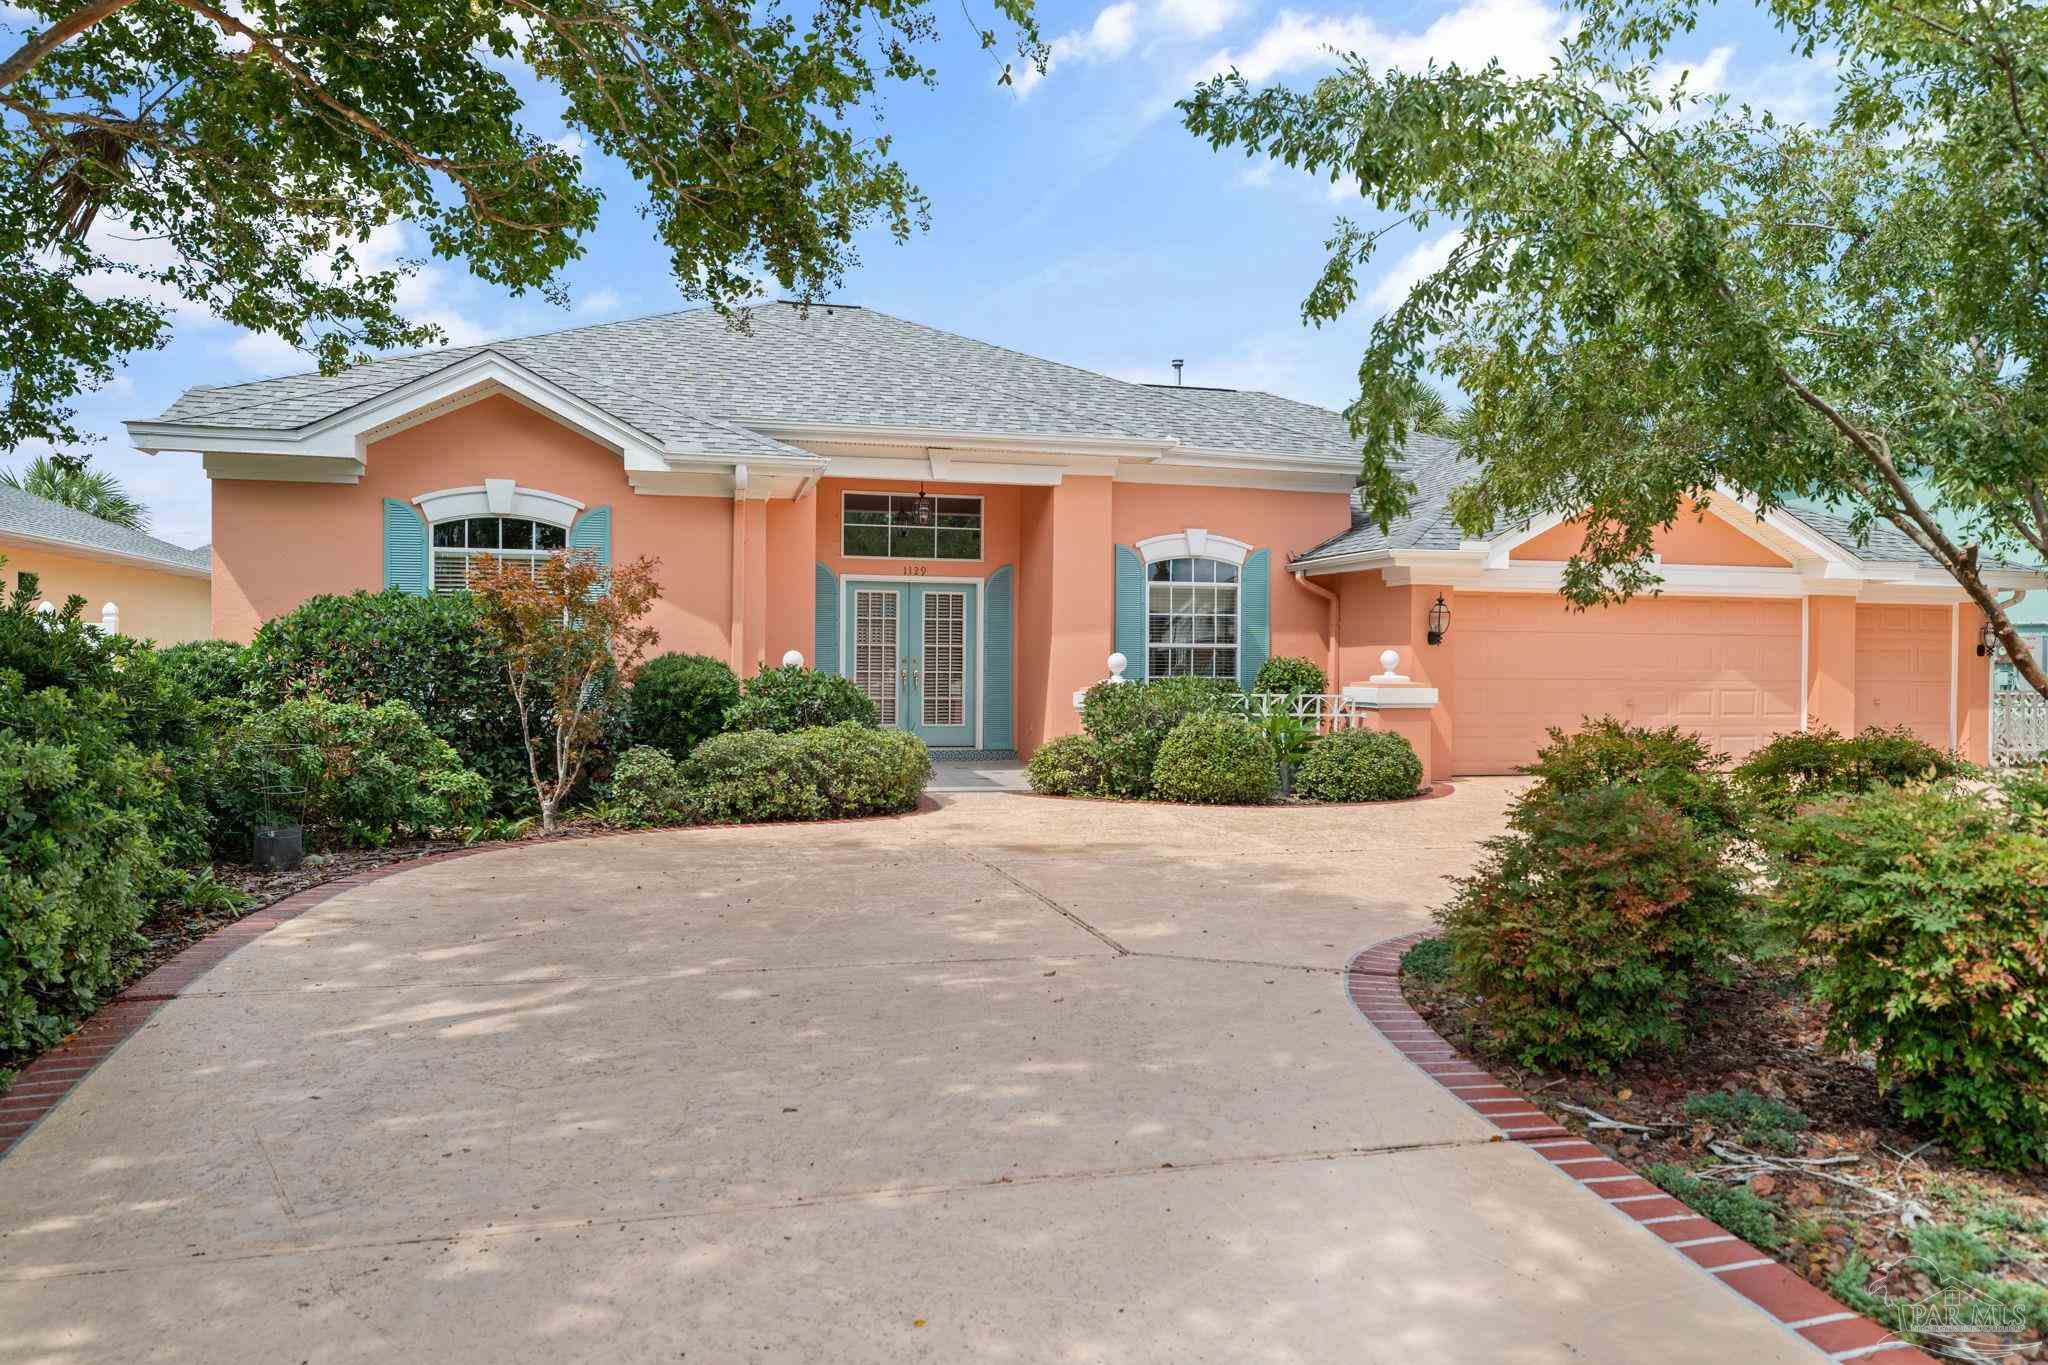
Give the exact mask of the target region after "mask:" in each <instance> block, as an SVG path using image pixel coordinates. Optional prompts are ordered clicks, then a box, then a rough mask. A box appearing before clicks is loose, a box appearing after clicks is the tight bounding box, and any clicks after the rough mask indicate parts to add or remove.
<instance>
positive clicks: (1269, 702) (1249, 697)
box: [1232, 692, 1365, 734]
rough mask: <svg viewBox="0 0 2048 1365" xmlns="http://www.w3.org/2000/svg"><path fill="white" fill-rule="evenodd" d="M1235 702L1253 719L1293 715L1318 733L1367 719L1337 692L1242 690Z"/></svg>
mask: <svg viewBox="0 0 2048 1365" xmlns="http://www.w3.org/2000/svg"><path fill="white" fill-rule="evenodd" d="M1232 702H1233V704H1234V705H1236V707H1237V709H1238V710H1240V711H1242V712H1244V714H1245V715H1247V716H1249V717H1250V718H1251V719H1253V720H1264V719H1266V718H1267V717H1268V716H1293V717H1294V718H1295V719H1296V720H1298V721H1300V722H1301V723H1302V724H1304V725H1306V726H1308V728H1309V729H1311V730H1314V731H1315V732H1316V733H1317V734H1328V733H1329V732H1330V731H1332V730H1350V729H1355V728H1357V727H1358V726H1360V725H1362V724H1364V723H1365V713H1364V712H1363V711H1362V710H1360V709H1359V708H1358V707H1357V706H1356V705H1354V704H1353V703H1351V702H1348V701H1346V700H1344V698H1343V696H1342V695H1340V694H1338V693H1334V692H1322V693H1316V692H1239V693H1237V694H1236V696H1235V697H1233V698H1232Z"/></svg>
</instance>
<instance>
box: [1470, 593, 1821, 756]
mask: <svg viewBox="0 0 2048 1365" xmlns="http://www.w3.org/2000/svg"><path fill="white" fill-rule="evenodd" d="M1800 633H1801V627H1800V604H1799V603H1798V602H1797V601H1793V600H1764V599H1754V598H1682V597H1658V598H1639V599H1637V600H1635V601H1632V602H1628V603H1625V604H1623V605H1621V606H1618V607H1608V608H1601V609H1595V610H1592V611H1585V612H1573V611H1569V610H1567V609H1566V608H1565V606H1564V603H1563V602H1562V601H1561V600H1560V599H1559V598H1558V597H1557V596H1556V595H1555V594H1551V593H1540V594H1539V593H1472V592H1463V593H1459V594H1458V606H1457V616H1456V623H1455V625H1454V627H1453V632H1452V634H1453V638H1454V640H1455V646H1456V649H1457V682H1456V685H1455V686H1454V687H1452V688H1450V689H1449V693H1448V698H1447V700H1448V701H1449V703H1450V713H1451V749H1452V771H1453V772H1454V773H1458V774H1477V773H1510V772H1514V771H1515V770H1516V769H1517V768H1519V767H1520V766H1521V765H1523V764H1525V763H1528V762H1529V761H1530V760H1531V759H1533V758H1534V757H1535V756H1536V750H1537V748H1538V747H1539V746H1540V745H1541V744H1542V743H1543V741H1544V731H1545V729H1546V727H1549V726H1557V727H1559V728H1561V729H1565V730H1571V729H1575V728H1576V727H1577V726H1578V725H1579V723H1580V721H1581V720H1582V719H1583V718H1585V717H1587V716H1600V715H1612V716H1616V717H1619V718H1620V719H1622V720H1625V721H1627V722H1629V723H1630V724H1633V725H1645V726H1663V725H1678V726H1682V727H1683V728H1685V729H1687V730H1692V731H1696V732H1697V733H1699V734H1701V735H1704V736H1705V737H1706V738H1707V739H1709V740H1711V741H1712V742H1713V744H1714V745H1715V747H1717V748H1719V749H1720V750H1722V751H1723V752H1725V753H1728V754H1731V755H1735V756H1738V757H1739V756H1741V755H1744V754H1747V753H1749V752H1750V751H1752V750H1754V749H1756V748H1758V747H1760V746H1761V745H1763V744H1764V743H1766V742H1768V741H1769V740H1770V739H1771V738H1772V737H1773V736H1774V735H1779V734H1783V733H1785V732H1786V731H1789V730H1797V729H1798V728H1799V720H1800V714H1801V706H1800V683H1799V674H1800V648H1799V646H1800Z"/></svg>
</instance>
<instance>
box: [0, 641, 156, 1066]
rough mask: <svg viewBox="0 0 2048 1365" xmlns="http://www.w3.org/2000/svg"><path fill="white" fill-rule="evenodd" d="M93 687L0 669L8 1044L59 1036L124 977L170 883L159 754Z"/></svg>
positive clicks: (2, 1020) (2, 1029) (1, 959)
mask: <svg viewBox="0 0 2048 1365" xmlns="http://www.w3.org/2000/svg"><path fill="white" fill-rule="evenodd" d="M125 720H126V711H125V708H124V706H123V704H122V703H121V701H120V700H119V699H118V698H117V697H116V696H115V695H114V694H113V693H111V692H107V691H102V690H100V689H98V688H80V689H77V690H75V691H67V690H66V689H63V688H60V687H50V686H46V687H42V688H39V689H35V690H30V689H28V688H27V687H25V686H24V685H23V682H22V675H21V673H20V672H18V671H16V670H14V669H11V668H0V905H4V906H5V907H6V912H5V913H4V914H0V1050H4V1051H23V1050H27V1049H31V1048H38V1047H43V1046H46V1045H48V1044H50V1043H54V1042H56V1041H57V1040H58V1039H59V1038H61V1037H63V1036H64V1034H65V1032H66V1031H68V1030H69V1028H70V1027H71V1025H72V1023H73V1022H74V1021H75V1020H76V1019H77V1018H78V1017H79V1016H80V1015H82V1014H84V1013H85V1012H87V1011H88V1010H90V1009H91V1008H92V1007H93V1006H94V1005H95V1004H96V1003H97V1002H98V1000H99V998H100V997H101V996H102V995H103V994H105V993H106V992H107V991H108V990H109V989H111V988H112V987H113V986H115V985H116V984H118V970H119V964H120V961H121V959H122V957H123V956H124V955H125V954H126V953H127V952H128V951H130V950H131V949H133V948H136V947H139V946H141V939H140V937H139V936H138V935H137V933H136V928H137V927H138V926H139V925H140V924H141V923H142V920H143V916H144V915H145V913H146V912H147V910H148V907H149V903H150V901H151V899H152V898H153V896H154V895H155V894H156V892H157V889H158V888H159V887H160V886H162V885H163V884H164V882H165V880H166V877H165V868H164V863H163V853H162V848H163V845H162V841H161V840H160V839H159V838H158V837H157V835H156V834H155V832H154V830H153V829H152V822H153V820H154V819H155V818H156V817H157V814H158V811H159V809H160V807H161V805H162V803H163V801H164V799H165V793H164V786H163V784H162V782H161V781H160V780H159V779H158V777H157V775H156V771H155V769H156V767H157V766H158V764H157V762H156V760H154V759H153V758H152V756H150V755H147V754H145V753H143V752H142V751H141V750H139V749H138V748H136V746H135V745H134V744H132V743H130V742H129V741H128V740H127V738H126V737H125V735H124V734H123V726H124V722H125Z"/></svg>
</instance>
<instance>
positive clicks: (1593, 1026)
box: [1437, 786, 1749, 1071]
mask: <svg viewBox="0 0 2048 1365" xmlns="http://www.w3.org/2000/svg"><path fill="white" fill-rule="evenodd" d="M1508 824H1509V832H1508V833H1507V834H1505V835H1502V836H1500V837H1498V838H1494V839H1489V840H1488V841H1487V842H1486V845H1485V848H1486V857H1485V858H1484V860H1483V861H1482V862H1481V863H1480V865H1479V868H1478V869H1477V871H1476V872H1474V874H1473V875H1472V876H1470V877H1464V878H1460V879H1459V880H1458V882H1457V887H1458V891H1457V895H1456V897H1455V898H1454V899H1453V900H1452V901H1451V903H1450V904H1449V905H1447V906H1446V907H1444V908H1443V909H1442V910H1441V911H1439V912H1438V914H1437V922H1438V923H1439V924H1441V925H1442V926H1443V931H1444V938H1445V939H1446V940H1447V941H1448V942H1449V943H1450V946H1451V961H1452V968H1453V976H1454V977H1455V979H1456V981H1457V984H1458V985H1459V986H1460V988H1462V989H1463V990H1465V991H1466V992H1468V993H1470V994H1473V995H1475V996H1477V997H1480V999H1481V1000H1482V1002H1483V1003H1482V1004H1481V1007H1480V1016H1479V1017H1480V1020H1481V1024H1482V1027H1483V1028H1484V1029H1485V1030H1486V1031H1487V1033H1488V1034H1489V1035H1490V1036H1491V1039H1492V1041H1493V1043H1494V1045H1495V1046H1497V1047H1499V1048H1501V1049H1502V1050H1504V1051H1506V1052H1507V1053H1509V1054H1510V1055H1512V1056H1513V1057H1514V1058H1515V1059H1516V1060H1518V1061H1520V1062H1522V1063H1523V1064H1524V1065H1528V1066H1544V1067H1564V1068H1584V1069H1587V1070H1592V1071H1605V1070H1606V1069H1607V1068H1608V1067H1609V1066H1611V1065H1612V1064H1613V1063H1615V1062H1617V1061H1620V1060H1622V1059H1624V1058H1626V1057H1629V1056H1632V1055H1634V1054H1635V1053H1637V1052H1639V1051H1641V1050H1643V1049H1645V1048H1668V1047H1671V1046H1674V1045H1675V1044H1677V1043H1678V1042H1679V1041H1681V1040H1682V1039H1683V1037H1684V1036H1685V1031H1686V1029H1685V1018H1684V1013H1685V1007H1686V1005H1687V1003H1688V1002H1689V1001H1690V1000H1691V998H1692V994H1693V989H1694V987H1695V986H1696V985H1697V984H1698V983H1699V982H1700V981H1701V980H1702V979H1709V978H1711V979H1722V978H1725V976H1726V975H1727V971H1728V960H1729V954H1730V951H1731V949H1732V948H1733V947H1734V945H1735V943H1736V941H1737V937H1738V934H1739V932H1740V930H1741V927H1742V921H1743V917H1744V914H1745V912H1746V910H1747V907H1748V903H1749V902H1748V898H1747V896H1746V894H1745V892H1744V890H1743V882H1742V878H1741V876H1740V874H1739V872H1738V870H1737V869H1736V868H1735V867H1734V866H1733V865H1732V862H1731V860H1730V859H1729V858H1728V857H1727V849H1728V840H1727V839H1726V838H1724V837H1721V836H1718V835H1713V834H1709V833H1707V832H1705V831H1703V830H1701V829H1700V828H1699V827H1698V826H1697V825H1696V824H1695V823H1694V822H1693V821H1692V820H1690V819H1688V818H1687V817H1686V816H1684V815H1683V814H1681V813H1680V812H1679V811H1677V810H1676V809H1674V808H1673V807H1671V806H1670V805H1667V804H1666V803H1664V802H1663V801H1660V800H1658V799H1657V798H1656V797H1655V796H1654V795H1652V794H1651V793H1650V792H1648V791H1646V790H1643V789H1641V788H1633V787H1624V786H1603V787H1592V788H1588V789H1585V790H1580V791H1566V792H1558V791H1548V790H1545V789H1543V788H1538V789H1536V790H1535V791H1534V792H1532V793H1531V794H1530V795H1529V796H1526V797H1524V798H1523V799H1522V800H1521V801H1519V802H1518V803H1516V805H1515V807H1514V809H1513V811H1512V812H1511V813H1510V815H1509V819H1508Z"/></svg>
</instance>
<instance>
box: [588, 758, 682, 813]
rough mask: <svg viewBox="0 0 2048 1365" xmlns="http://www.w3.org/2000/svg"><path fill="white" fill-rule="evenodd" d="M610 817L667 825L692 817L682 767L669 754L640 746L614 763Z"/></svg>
mask: <svg viewBox="0 0 2048 1365" xmlns="http://www.w3.org/2000/svg"><path fill="white" fill-rule="evenodd" d="M605 814H606V816H607V818H610V819H613V820H615V821H617V822H618V823H624V824H634V825H667V824H677V823H680V822H682V821H684V820H687V819H688V818H689V815H690V802H689V792H688V789H687V788H686V787H685V786H684V784H683V772H682V768H681V767H680V766H679V765H678V764H677V763H676V761H675V760H674V759H673V758H670V757H669V755H668V751H667V750H665V749H657V748H655V747H653V746H652V745H647V744H636V745H634V746H633V747H632V748H630V749H628V750H626V752H625V753H623V754H620V755H619V758H618V761H617V762H616V763H614V764H612V776H611V796H610V799H609V802H608V804H607V806H606V808H605Z"/></svg>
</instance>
